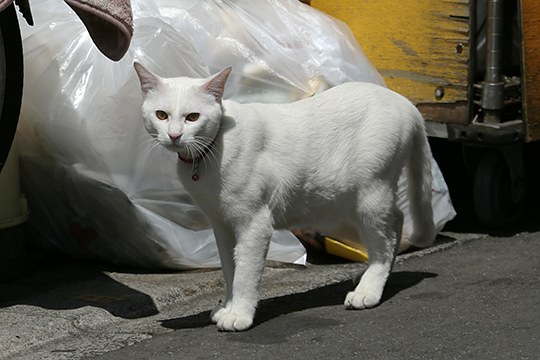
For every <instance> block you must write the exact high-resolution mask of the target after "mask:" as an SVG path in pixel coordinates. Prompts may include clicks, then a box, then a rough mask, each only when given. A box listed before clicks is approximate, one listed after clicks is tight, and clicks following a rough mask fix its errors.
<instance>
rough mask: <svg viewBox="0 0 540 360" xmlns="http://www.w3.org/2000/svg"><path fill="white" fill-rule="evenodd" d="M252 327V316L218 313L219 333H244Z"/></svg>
mask: <svg viewBox="0 0 540 360" xmlns="http://www.w3.org/2000/svg"><path fill="white" fill-rule="evenodd" d="M251 325H253V316H249V315H246V314H241V313H236V312H220V318H219V320H218V321H217V327H218V329H219V331H244V330H247V329H249V328H250V327H251Z"/></svg>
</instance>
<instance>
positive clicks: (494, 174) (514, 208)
mask: <svg viewBox="0 0 540 360" xmlns="http://www.w3.org/2000/svg"><path fill="white" fill-rule="evenodd" d="M514 185H515V184H512V177H511V175H510V169H509V168H508V164H507V162H506V161H505V158H504V156H503V154H502V153H501V152H500V151H498V150H492V151H487V152H486V153H484V154H483V156H482V157H481V158H480V161H479V163H478V165H477V167H476V171H475V174H474V188H473V199H474V209H475V213H476V216H477V217H478V220H479V221H480V222H481V223H482V224H483V225H484V226H486V227H488V228H489V229H494V230H496V229H501V228H503V227H508V226H511V225H513V224H515V223H516V222H517V221H518V220H519V217H520V215H521V212H522V210H523V207H524V203H525V195H524V193H525V191H524V189H520V190H521V191H518V192H517V194H518V195H517V196H516V195H515V194H514V193H513V191H512V186H514ZM519 186H524V182H521V184H519Z"/></svg>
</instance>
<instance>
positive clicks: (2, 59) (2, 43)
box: [0, 4, 23, 172]
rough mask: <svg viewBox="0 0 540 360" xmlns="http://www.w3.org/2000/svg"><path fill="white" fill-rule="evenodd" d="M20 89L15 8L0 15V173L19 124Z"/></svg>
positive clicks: (20, 57) (20, 58)
mask: <svg viewBox="0 0 540 360" xmlns="http://www.w3.org/2000/svg"><path fill="white" fill-rule="evenodd" d="M22 90H23V49H22V41H21V32H20V28H19V21H18V19H17V13H16V10H15V5H13V4H11V5H10V6H9V7H7V8H6V9H5V10H4V11H2V12H1V13H0V111H1V115H0V172H1V171H2V168H3V167H4V163H5V162H6V159H7V156H8V153H9V150H10V149H11V144H12V143H13V138H14V136H15V130H16V129H17V124H18V122H19V114H20V111H21V101H22Z"/></svg>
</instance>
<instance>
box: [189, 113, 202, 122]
mask: <svg viewBox="0 0 540 360" xmlns="http://www.w3.org/2000/svg"><path fill="white" fill-rule="evenodd" d="M199 115H200V114H199V113H189V114H187V115H186V120H187V121H197V120H199Z"/></svg>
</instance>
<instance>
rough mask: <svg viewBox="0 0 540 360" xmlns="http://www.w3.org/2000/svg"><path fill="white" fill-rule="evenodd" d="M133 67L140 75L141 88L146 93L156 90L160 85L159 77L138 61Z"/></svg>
mask: <svg viewBox="0 0 540 360" xmlns="http://www.w3.org/2000/svg"><path fill="white" fill-rule="evenodd" d="M133 67H134V68H135V71H136V72H137V76H139V81H140V83H141V89H142V92H143V94H144V95H146V94H147V93H148V92H150V91H153V90H156V89H157V87H158V85H159V77H158V76H157V75H155V74H154V73H153V72H151V71H150V70H148V69H147V68H145V67H144V66H142V65H141V64H139V63H138V62H134V63H133Z"/></svg>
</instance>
